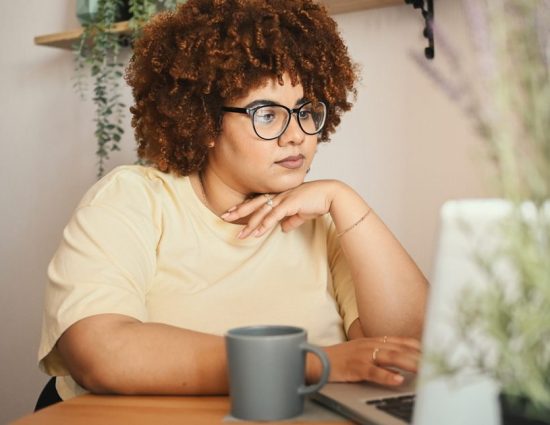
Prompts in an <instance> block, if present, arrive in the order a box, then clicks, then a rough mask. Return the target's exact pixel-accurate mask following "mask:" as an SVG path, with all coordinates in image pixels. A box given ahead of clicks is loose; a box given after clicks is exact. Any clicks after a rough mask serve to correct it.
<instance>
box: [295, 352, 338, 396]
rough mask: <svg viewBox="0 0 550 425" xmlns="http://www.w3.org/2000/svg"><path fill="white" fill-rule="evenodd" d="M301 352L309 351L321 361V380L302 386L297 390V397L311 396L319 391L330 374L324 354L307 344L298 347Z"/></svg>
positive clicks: (328, 364)
mask: <svg viewBox="0 0 550 425" xmlns="http://www.w3.org/2000/svg"><path fill="white" fill-rule="evenodd" d="M300 348H301V349H302V350H303V351H309V352H310V353H313V354H315V355H316V356H317V357H319V360H321V365H322V366H323V372H322V374H321V379H319V382H317V383H315V384H312V385H302V386H301V387H300V388H298V394H299V395H306V394H312V393H315V392H317V391H319V390H320V389H321V387H322V386H323V385H325V384H326V383H327V382H328V376H329V374H330V362H329V360H328V357H327V355H326V353H325V352H324V351H323V350H321V349H320V348H318V347H315V346H313V345H310V344H308V343H303V344H302V345H301V347H300Z"/></svg>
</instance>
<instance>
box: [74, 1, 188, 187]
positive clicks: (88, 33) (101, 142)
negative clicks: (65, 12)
mask: <svg viewBox="0 0 550 425" xmlns="http://www.w3.org/2000/svg"><path fill="white" fill-rule="evenodd" d="M183 1H184V0H127V1H123V0H94V1H86V2H85V3H86V4H82V5H79V6H80V7H79V11H80V19H81V21H82V27H83V32H82V35H81V37H80V39H79V41H78V43H77V44H75V46H74V52H75V74H76V78H75V88H76V90H77V92H79V93H80V94H81V95H82V97H84V98H85V92H86V89H87V85H86V76H87V75H86V74H88V73H89V76H90V77H91V79H92V86H93V87H92V100H93V102H94V104H95V117H94V121H95V139H96V141H97V151H96V154H97V157H98V177H101V176H102V175H103V173H104V171H105V161H106V160H107V159H109V153H110V152H112V151H116V150H119V142H120V140H121V138H122V134H123V133H124V129H123V126H122V119H123V117H124V111H125V109H126V105H125V104H124V103H123V102H122V101H121V93H120V90H121V82H122V79H123V73H124V72H123V71H124V64H123V62H122V60H121V58H120V53H121V49H122V48H124V47H130V48H131V44H132V39H133V38H135V37H139V31H140V28H141V27H142V25H143V24H144V23H145V22H147V21H148V20H149V19H150V18H151V16H153V15H154V14H155V13H157V12H158V11H160V10H164V9H173V8H174V7H175V6H176V5H177V4H178V3H182V2H183ZM81 3H83V2H81ZM82 9H84V10H82ZM128 17H129V18H130V19H129V22H128V26H129V28H130V29H131V36H130V37H128V36H127V35H121V34H119V33H117V32H114V31H113V29H114V27H115V24H116V23H117V22H118V21H120V20H124V19H127V18H128Z"/></svg>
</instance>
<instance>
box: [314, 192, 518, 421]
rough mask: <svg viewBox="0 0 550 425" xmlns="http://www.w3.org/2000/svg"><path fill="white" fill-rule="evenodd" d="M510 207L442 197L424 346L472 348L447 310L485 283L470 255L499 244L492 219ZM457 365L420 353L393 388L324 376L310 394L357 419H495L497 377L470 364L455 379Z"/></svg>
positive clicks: (455, 350)
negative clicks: (439, 364)
mask: <svg viewBox="0 0 550 425" xmlns="http://www.w3.org/2000/svg"><path fill="white" fill-rule="evenodd" d="M510 211H511V206H510V204H508V203H507V202H506V201H503V200H499V199H478V200H457V201H448V202H446V203H445V204H444V205H443V207H442V209H441V214H440V228H439V243H438V247H437V253H436V258H435V268H434V273H433V279H432V282H431V287H430V295H429V299H428V310H427V315H426V322H425V325H424V332H423V340H422V352H423V353H424V354H425V353H429V352H433V351H434V350H439V349H440V348H441V347H444V348H446V349H447V351H450V352H451V354H452V356H453V357H454V356H464V355H468V353H469V352H470V351H469V347H465V346H464V344H462V343H460V342H459V341H460V339H459V338H458V336H457V330H456V326H455V325H454V320H453V313H454V311H455V310H456V307H457V301H458V300H459V299H460V293H461V291H462V290H463V289H464V288H465V287H466V286H468V287H469V288H472V287H473V285H476V286H477V287H482V286H483V285H482V282H483V277H482V275H481V272H480V271H479V269H478V267H477V266H476V264H475V262H474V261H472V256H473V254H474V253H477V252H483V251H485V250H488V249H492V248H493V247H495V246H496V244H498V234H499V232H498V231H496V230H497V226H499V223H500V222H501V221H502V220H503V219H504V218H505V217H506V216H507V215H508V214H509V212H510ZM459 358H463V357H459ZM461 373H462V371H460V372H459V373H458V375H455V376H454V377H449V376H441V375H438V374H436V373H434V368H433V366H432V365H431V364H430V362H429V361H428V360H427V359H426V356H424V357H423V359H422V360H421V364H420V371H419V373H418V376H417V377H414V376H406V380H405V382H404V384H403V385H401V386H399V387H397V388H388V387H383V386H381V385H375V384H372V383H366V382H365V383H329V384H327V385H325V386H324V387H323V388H322V389H321V391H320V392H319V393H317V394H315V395H313V396H312V399H313V400H314V401H315V402H317V403H320V404H322V405H324V406H326V407H328V408H329V409H331V410H333V411H335V412H338V413H340V414H341V415H342V416H344V417H346V418H348V419H351V420H352V421H354V422H356V423H358V424H368V425H404V424H410V423H412V424H414V425H441V424H444V425H477V424H479V425H499V424H500V416H499V408H498V401H497V397H498V387H497V385H496V383H495V382H493V381H491V379H490V378H488V377H482V376H475V377H472V376H471V375H468V371H464V378H463V379H461Z"/></svg>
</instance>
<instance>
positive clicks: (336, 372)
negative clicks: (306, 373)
mask: <svg viewBox="0 0 550 425" xmlns="http://www.w3.org/2000/svg"><path fill="white" fill-rule="evenodd" d="M419 347H420V342H419V341H416V340H414V339H412V338H401V337H376V338H359V339H354V340H352V341H348V342H345V343H342V344H337V345H334V346H331V347H327V348H326V351H327V354H328V355H329V358H330V361H331V364H332V365H333V368H332V371H331V380H333V381H340V382H342V381H347V382H358V381H371V382H376V383H379V384H383V385H393V386H395V385H399V384H401V383H403V381H404V377H403V375H402V373H408V372H412V373H416V372H417V371H418V364H419V361H420V355H421V353H420V349H419Z"/></svg>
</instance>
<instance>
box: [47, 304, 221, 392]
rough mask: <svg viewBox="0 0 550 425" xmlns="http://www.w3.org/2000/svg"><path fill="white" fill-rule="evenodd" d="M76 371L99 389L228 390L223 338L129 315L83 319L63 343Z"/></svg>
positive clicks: (61, 350)
mask: <svg viewBox="0 0 550 425" xmlns="http://www.w3.org/2000/svg"><path fill="white" fill-rule="evenodd" d="M57 348H58V350H59V354H60V355H61V357H62V358H63V360H64V362H65V364H66V365H67V368H68V369H69V372H70V374H71V376H72V377H73V378H74V379H75V381H76V382H78V383H79V384H80V385H81V386H82V387H84V388H86V389H87V390H89V391H91V392H93V393H117V394H185V395H187V394H227V391H228V382H227V369H226V356H225V342H224V339H223V337H220V336H214V335H208V334H204V333H199V332H194V331H190V330H185V329H181V328H177V327H174V326H168V325H164V324H159V323H142V322H140V321H138V320H136V319H133V318H131V317H128V316H123V315H118V314H100V315H97V316H91V317H88V318H86V319H82V320H80V321H78V322H76V323H75V324H73V325H72V326H70V327H69V329H67V331H65V332H64V333H63V334H62V336H61V337H60V338H59V340H58V342H57Z"/></svg>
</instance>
